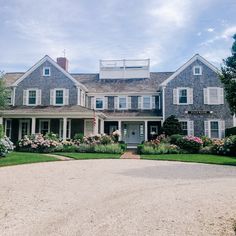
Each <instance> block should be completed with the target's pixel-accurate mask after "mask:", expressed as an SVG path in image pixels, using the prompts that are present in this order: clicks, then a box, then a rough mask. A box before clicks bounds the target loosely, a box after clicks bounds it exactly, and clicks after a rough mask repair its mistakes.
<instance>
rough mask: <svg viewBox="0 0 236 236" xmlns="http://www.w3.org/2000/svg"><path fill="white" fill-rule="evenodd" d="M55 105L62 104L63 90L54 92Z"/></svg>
mask: <svg viewBox="0 0 236 236" xmlns="http://www.w3.org/2000/svg"><path fill="white" fill-rule="evenodd" d="M56 104H63V90H56Z"/></svg>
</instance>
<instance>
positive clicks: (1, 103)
mask: <svg viewBox="0 0 236 236" xmlns="http://www.w3.org/2000/svg"><path fill="white" fill-rule="evenodd" d="M7 96H8V90H7V89H6V87H5V83H4V80H3V73H2V72H0V109H3V108H5V107H6V106H7Z"/></svg>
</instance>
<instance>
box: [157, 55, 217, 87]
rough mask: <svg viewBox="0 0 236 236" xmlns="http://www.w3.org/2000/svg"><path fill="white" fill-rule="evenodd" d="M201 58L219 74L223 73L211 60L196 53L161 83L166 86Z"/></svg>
mask: <svg viewBox="0 0 236 236" xmlns="http://www.w3.org/2000/svg"><path fill="white" fill-rule="evenodd" d="M196 60H199V61H201V62H202V63H203V64H205V65H206V66H208V67H209V68H210V69H212V70H213V71H214V72H216V73H217V74H219V73H221V72H220V70H219V69H217V68H216V67H215V66H214V65H212V64H211V63H210V62H208V61H207V60H206V59H204V58H203V57H202V56H200V55H199V54H195V55H194V56H193V57H192V58H191V59H190V60H188V61H187V62H186V63H185V64H183V65H182V66H181V67H180V68H179V69H178V70H176V71H175V73H174V74H172V75H171V76H170V77H169V78H168V79H166V80H165V81H164V82H162V83H161V84H160V86H162V87H163V86H166V85H167V84H168V83H169V82H170V81H171V80H173V79H174V78H175V77H176V76H177V75H179V74H180V73H181V72H182V71H183V70H185V69H186V68H187V67H188V66H189V65H191V64H192V63H193V62H194V61H196Z"/></svg>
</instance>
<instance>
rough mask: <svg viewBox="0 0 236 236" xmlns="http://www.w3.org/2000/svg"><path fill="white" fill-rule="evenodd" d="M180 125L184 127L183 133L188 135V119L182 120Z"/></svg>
mask: <svg viewBox="0 0 236 236" xmlns="http://www.w3.org/2000/svg"><path fill="white" fill-rule="evenodd" d="M180 125H181V129H182V134H183V135H188V121H180Z"/></svg>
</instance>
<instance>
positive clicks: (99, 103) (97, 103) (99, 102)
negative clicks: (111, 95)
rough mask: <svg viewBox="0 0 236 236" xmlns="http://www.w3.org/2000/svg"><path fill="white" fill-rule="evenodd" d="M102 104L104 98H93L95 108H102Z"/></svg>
mask: <svg viewBox="0 0 236 236" xmlns="http://www.w3.org/2000/svg"><path fill="white" fill-rule="evenodd" d="M103 105H104V100H103V98H96V99H95V108H96V109H97V110H102V109H103Z"/></svg>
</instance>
